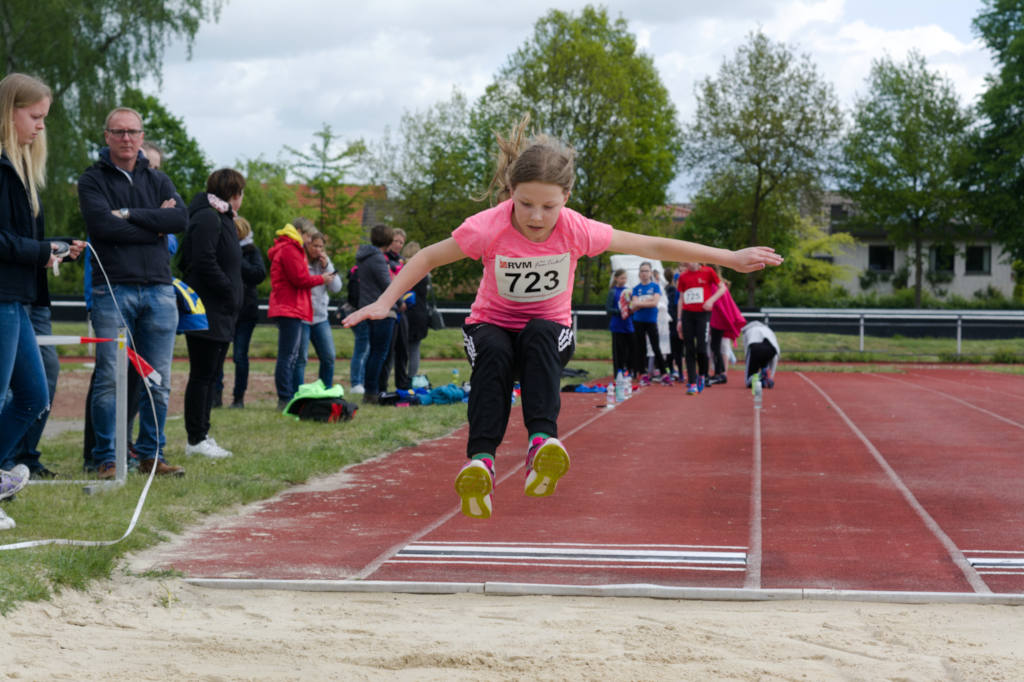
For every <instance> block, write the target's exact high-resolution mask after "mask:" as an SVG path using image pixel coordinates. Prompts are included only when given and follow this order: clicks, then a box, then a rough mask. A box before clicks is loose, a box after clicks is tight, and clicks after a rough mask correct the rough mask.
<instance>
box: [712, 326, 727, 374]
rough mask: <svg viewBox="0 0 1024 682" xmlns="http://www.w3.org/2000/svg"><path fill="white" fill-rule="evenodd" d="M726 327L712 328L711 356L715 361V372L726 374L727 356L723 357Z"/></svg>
mask: <svg viewBox="0 0 1024 682" xmlns="http://www.w3.org/2000/svg"><path fill="white" fill-rule="evenodd" d="M724 337H725V330H724V329H716V328H714V327H712V328H711V358H712V359H713V360H714V361H715V374H716V375H717V374H725V358H723V357H722V339H723V338H724Z"/></svg>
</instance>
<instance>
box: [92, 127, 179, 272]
mask: <svg viewBox="0 0 1024 682" xmlns="http://www.w3.org/2000/svg"><path fill="white" fill-rule="evenodd" d="M167 199H174V200H175V205H174V207H173V208H160V204H161V203H162V202H164V201H166V200H167ZM78 205H79V207H80V208H81V209H82V217H83V218H85V226H86V229H87V230H88V232H89V241H90V243H91V244H92V248H93V249H94V250H95V251H96V255H97V256H99V260H100V263H101V264H102V265H103V269H101V268H99V267H93V272H92V285H93V286H105V284H106V283H105V281H104V279H103V270H105V271H106V273H107V276H108V277H109V278H110V282H111V284H146V285H149V284H170V283H171V281H172V279H173V277H172V275H171V259H170V254H169V252H168V250H167V235H169V234H175V233H177V232H182V231H184V230H185V227H186V225H188V211H187V210H186V209H185V202H184V201H182V198H181V196H180V195H179V194H178V192H177V190H175V189H174V184H173V183H172V182H171V179H170V178H169V177H167V176H166V175H164V174H163V173H161V172H160V171H158V170H153V169H152V168H150V167H149V160H148V159H146V156H145V155H144V154H142V153H141V152H140V153H139V156H138V159H137V160H136V161H135V167H134V168H133V169H132V172H131V173H128V172H127V171H125V170H122V169H120V168H118V167H117V166H115V165H114V163H113V162H112V161H111V160H110V149H109V148H107V147H104V148H103V149H102V150H100V158H99V161H97V162H96V163H94V164H93V165H92V166H90V167H89V168H88V169H87V170H86V171H85V172H84V173H82V177H80V178H79V179H78ZM121 208H127V209H128V211H129V215H128V219H127V220H125V219H123V218H120V217H118V216H115V215H113V211H116V210H118V209H121ZM94 265H95V264H94Z"/></svg>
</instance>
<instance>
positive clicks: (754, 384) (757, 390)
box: [750, 374, 761, 410]
mask: <svg viewBox="0 0 1024 682" xmlns="http://www.w3.org/2000/svg"><path fill="white" fill-rule="evenodd" d="M750 392H751V393H753V394H754V408H755V409H758V410H760V409H761V375H760V374H757V375H755V376H754V380H753V381H751V382H750Z"/></svg>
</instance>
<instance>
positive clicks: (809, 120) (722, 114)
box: [682, 31, 842, 305]
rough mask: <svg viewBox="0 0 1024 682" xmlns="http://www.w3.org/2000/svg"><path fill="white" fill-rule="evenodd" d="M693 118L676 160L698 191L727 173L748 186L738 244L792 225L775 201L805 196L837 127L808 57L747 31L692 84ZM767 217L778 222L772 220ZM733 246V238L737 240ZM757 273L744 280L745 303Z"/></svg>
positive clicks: (817, 180)
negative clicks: (716, 66) (712, 70)
mask: <svg viewBox="0 0 1024 682" xmlns="http://www.w3.org/2000/svg"><path fill="white" fill-rule="evenodd" d="M695 97H696V104H697V107H696V113H695V115H694V120H693V122H692V123H690V124H689V125H688V126H687V127H686V128H685V130H684V140H685V141H684V152H683V157H682V158H683V164H684V166H685V167H686V168H687V169H688V170H689V171H690V172H691V173H693V175H694V176H695V177H696V178H697V179H698V181H699V182H700V184H701V185H702V186H703V187H704V188H706V189H713V186H712V185H711V181H713V180H715V179H716V178H723V177H729V178H735V179H737V180H739V181H740V185H739V186H742V187H745V188H746V190H745V191H747V192H749V198H748V199H747V200H746V201H745V202H744V203H745V208H744V211H745V213H746V221H745V222H746V225H747V227H746V234H745V239H744V240H743V243H742V245H743V246H754V245H757V244H759V243H761V242H770V241H772V240H778V239H779V238H780V237H781V236H783V235H785V234H786V233H788V232H792V231H793V230H795V229H796V224H795V222H794V217H795V215H796V214H795V213H794V212H792V211H766V207H769V206H770V205H771V202H773V201H774V202H776V204H775V205H776V206H782V205H791V206H798V205H800V204H804V205H807V204H809V203H811V202H812V200H813V199H814V197H815V195H816V194H817V191H818V190H819V188H820V186H821V182H822V177H823V176H824V174H825V172H826V169H827V168H828V165H829V155H828V150H829V148H830V146H831V145H832V143H833V141H834V139H835V137H836V136H837V135H838V134H839V131H840V129H841V126H842V116H841V113H840V110H839V104H838V101H837V100H836V96H835V93H834V92H833V89H832V86H831V85H830V84H829V83H827V82H825V81H824V80H823V79H822V78H821V76H820V75H819V74H818V70H817V68H816V67H815V65H814V64H813V63H812V62H811V60H810V57H808V56H807V55H803V56H801V57H797V56H796V55H795V54H794V53H793V51H792V49H791V48H789V47H787V46H786V45H784V44H782V43H775V42H773V41H771V40H770V39H769V38H768V37H767V36H765V35H764V33H762V32H760V31H757V32H755V33H751V34H750V37H749V39H748V41H747V43H746V44H744V45H742V46H740V48H739V49H738V50H737V52H736V55H735V56H734V57H733V58H732V59H731V60H727V61H725V62H723V64H722V67H721V69H720V70H719V72H718V77H717V78H711V77H707V78H705V79H704V80H703V81H702V82H700V83H699V84H698V85H697V88H696V93H695ZM773 215H774V216H775V217H777V218H779V219H780V220H781V219H783V218H786V217H787V216H788V218H787V220H788V222H778V221H772V220H771V218H772V217H773ZM737 245H739V244H737ZM759 279H760V277H759V276H754V277H748V278H747V304H748V305H753V303H754V293H755V290H756V286H757V282H758V281H759Z"/></svg>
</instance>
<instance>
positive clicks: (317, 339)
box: [295, 320, 334, 389]
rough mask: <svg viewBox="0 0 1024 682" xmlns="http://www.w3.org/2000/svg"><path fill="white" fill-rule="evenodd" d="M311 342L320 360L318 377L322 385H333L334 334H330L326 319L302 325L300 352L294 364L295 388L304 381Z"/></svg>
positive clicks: (329, 326)
mask: <svg viewBox="0 0 1024 682" xmlns="http://www.w3.org/2000/svg"><path fill="white" fill-rule="evenodd" d="M311 342H312V344H313V350H315V351H316V357H317V358H318V359H319V360H320V373H319V379H320V381H322V382H324V386H326V387H327V388H330V387H331V386H333V385H334V336H333V335H332V334H331V323H330V322H328V321H327V320H324V321H323V322H317V323H316V324H303V325H302V340H301V341H300V342H299V344H300V346H301V347H302V352H301V353H300V354H299V361H298V362H297V363H296V365H295V388H296V389H298V388H299V386H301V385H302V384H304V383H306V381H305V377H306V363H307V362H308V361H309V344H310V343H311Z"/></svg>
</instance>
